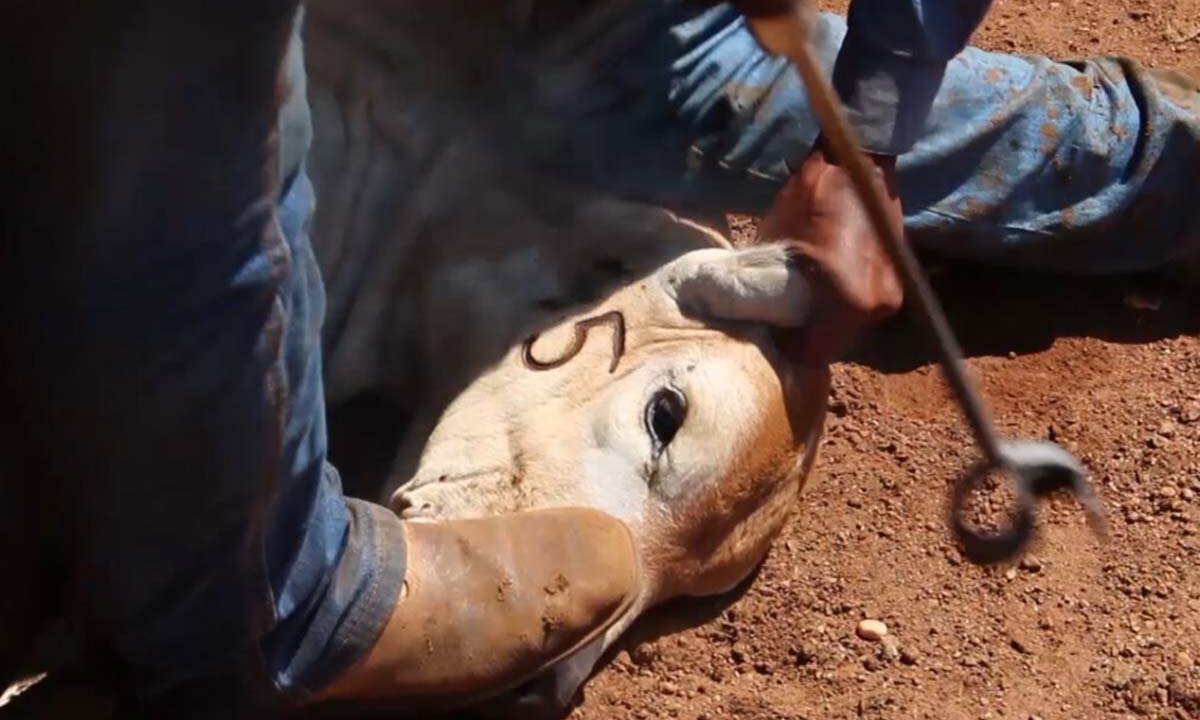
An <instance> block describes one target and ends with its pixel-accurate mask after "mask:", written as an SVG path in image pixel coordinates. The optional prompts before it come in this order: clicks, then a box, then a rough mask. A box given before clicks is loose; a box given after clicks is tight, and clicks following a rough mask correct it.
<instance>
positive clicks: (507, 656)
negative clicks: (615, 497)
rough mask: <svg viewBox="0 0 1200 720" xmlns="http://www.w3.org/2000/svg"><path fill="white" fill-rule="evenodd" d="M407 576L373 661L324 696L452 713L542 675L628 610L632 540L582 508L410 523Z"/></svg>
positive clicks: (633, 574) (635, 573)
mask: <svg viewBox="0 0 1200 720" xmlns="http://www.w3.org/2000/svg"><path fill="white" fill-rule="evenodd" d="M406 536H407V541H408V568H407V574H406V578H405V583H404V590H402V592H401V598H400V599H399V601H398V603H397V605H396V609H395V612H394V613H393V615H392V618H391V620H390V621H389V622H388V625H387V627H386V628H385V629H384V631H383V634H382V635H381V637H380V638H379V640H378V641H377V642H376V645H375V647H374V648H373V649H372V650H371V652H370V653H369V654H368V656H367V657H366V658H365V659H364V660H363V661H361V662H360V663H359V664H358V665H357V666H355V667H353V668H351V669H350V670H349V671H347V672H346V673H345V674H344V675H343V676H342V677H341V678H339V679H338V680H336V681H335V682H334V683H333V685H332V686H331V687H330V688H328V689H327V690H326V691H325V692H324V693H323V694H322V695H321V696H320V697H319V698H317V699H318V700H320V701H325V700H339V701H351V702H355V704H357V703H358V702H364V703H366V702H369V703H370V704H371V705H374V706H378V705H380V704H387V705H389V706H390V705H395V706H396V707H397V708H400V709H405V710H412V709H414V708H418V707H419V708H427V709H437V710H448V709H453V708H457V707H462V706H464V705H469V704H473V703H476V702H479V701H481V700H484V699H488V698H490V697H494V696H496V695H498V694H501V693H503V692H505V691H508V690H511V689H513V688H515V687H517V686H519V685H520V684H522V683H524V682H526V681H528V680H530V679H532V678H534V677H536V676H537V675H540V674H541V673H542V672H543V671H544V670H546V669H547V668H548V667H550V666H551V665H553V664H555V663H556V662H557V661H559V660H561V659H563V658H565V657H567V656H569V655H570V654H572V653H573V652H574V651H576V650H578V649H580V648H582V647H583V646H584V645H586V644H587V643H589V642H591V641H592V640H593V639H595V638H596V637H598V636H599V635H600V634H601V633H602V632H604V631H605V630H606V629H608V628H609V627H611V626H612V624H613V623H614V622H616V621H617V620H618V619H620V618H621V616H622V615H623V614H624V613H625V612H626V611H627V610H628V609H629V608H630V606H631V605H632V603H633V600H634V599H635V597H636V596H637V591H638V587H639V569H638V560H637V553H636V551H635V547H634V543H633V538H632V536H631V535H630V534H629V530H628V529H627V528H626V527H625V525H624V524H623V523H621V522H620V521H618V520H617V519H615V518H613V517H611V516H609V515H607V514H605V513H602V512H600V511H596V510H590V509H585V508H570V509H554V510H538V511H530V512H522V513H515V514H510V515H501V516H497V517H491V518H484V519H477V520H453V521H440V522H409V523H406Z"/></svg>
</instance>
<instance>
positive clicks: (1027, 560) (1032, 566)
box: [1020, 555, 1044, 572]
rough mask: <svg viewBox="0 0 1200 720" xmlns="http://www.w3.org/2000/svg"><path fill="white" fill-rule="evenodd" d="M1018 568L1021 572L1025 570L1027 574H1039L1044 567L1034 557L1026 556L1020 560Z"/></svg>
mask: <svg viewBox="0 0 1200 720" xmlns="http://www.w3.org/2000/svg"><path fill="white" fill-rule="evenodd" d="M1020 566H1021V569H1022V570H1027V571H1029V572H1041V569H1042V568H1043V567H1044V566H1043V565H1042V561H1041V560H1040V559H1038V558H1037V556H1035V555H1026V556H1025V557H1023V558H1021V565H1020Z"/></svg>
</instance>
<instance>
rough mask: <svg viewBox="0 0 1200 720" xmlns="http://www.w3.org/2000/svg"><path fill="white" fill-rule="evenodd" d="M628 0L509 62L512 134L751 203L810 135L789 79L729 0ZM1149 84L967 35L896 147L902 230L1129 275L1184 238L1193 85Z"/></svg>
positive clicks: (830, 59)
mask: <svg viewBox="0 0 1200 720" xmlns="http://www.w3.org/2000/svg"><path fill="white" fill-rule="evenodd" d="M896 4H897V5H905V3H900V2H897V3H896ZM639 7H641V8H642V10H641V11H640V14H639V15H638V16H637V17H631V16H621V17H620V18H618V19H613V20H607V21H605V22H606V23H607V24H606V25H604V26H603V27H602V29H599V30H598V29H597V28H595V27H592V28H588V30H590V31H589V32H584V31H583V30H582V29H581V30H580V31H579V32H578V33H577V34H575V35H572V33H571V32H570V28H568V31H567V32H564V33H563V36H564V38H565V39H560V40H559V41H558V43H559V44H558V45H557V46H554V45H552V46H551V47H550V48H549V49H545V50H542V51H540V54H538V53H531V54H530V55H529V56H527V57H525V58H522V59H521V61H519V62H517V63H515V67H514V69H513V71H512V73H513V76H514V77H522V78H523V82H521V83H519V85H520V89H519V90H516V91H514V92H515V93H517V97H519V98H520V102H514V106H515V107H517V109H518V113H519V114H516V115H514V117H515V118H516V121H514V122H511V123H509V132H511V134H512V135H513V136H517V137H521V138H522V140H521V141H520V142H519V144H518V147H519V148H520V149H521V151H523V152H526V153H528V154H530V155H531V156H534V157H537V158H539V160H540V162H541V163H542V164H543V165H544V166H545V167H547V168H549V169H551V170H553V171H556V172H561V173H565V174H566V176H567V177H571V178H573V179H575V180H577V181H579V182H582V183H585V184H587V185H592V186H598V187H602V188H604V189H606V190H610V191H613V192H617V193H620V194H622V195H625V196H629V197H635V198H639V199H643V200H647V201H650V202H656V203H662V204H666V205H668V206H672V207H675V208H678V209H681V210H690V211H692V212H696V213H700V214H704V215H710V216H715V215H717V214H719V213H724V212H743V213H750V214H762V213H764V212H766V211H767V209H768V208H769V206H770V203H771V200H772V197H773V195H774V193H775V192H776V191H777V189H778V188H779V187H780V185H781V184H782V183H783V182H784V180H785V179H786V178H787V177H788V176H789V174H790V173H791V172H792V171H793V170H794V169H795V168H796V167H797V165H798V164H799V163H800V162H801V161H802V160H803V158H804V157H805V156H806V154H807V153H808V152H809V150H810V148H811V147H812V144H813V142H814V140H815V138H816V137H817V135H818V132H819V130H818V126H817V122H816V119H815V118H814V116H813V114H812V112H811V111H810V109H809V106H808V102H807V98H806V95H805V92H804V89H803V86H802V84H801V83H800V81H799V80H798V78H797V77H796V74H795V73H794V71H793V70H792V69H791V68H790V67H789V66H788V65H787V63H786V62H785V61H784V60H782V59H779V58H773V57H770V56H768V55H766V54H764V53H763V52H762V51H761V50H760V49H759V48H758V46H757V44H756V43H755V41H754V39H753V37H752V36H751V34H750V32H749V31H748V29H747V28H746V26H745V22H744V20H743V19H742V18H741V17H740V16H739V14H738V13H736V12H735V11H734V10H733V9H731V8H730V7H728V6H716V7H713V8H711V9H708V10H704V11H701V12H696V11H689V10H686V9H685V8H683V7H680V6H679V5H678V3H674V2H657V3H643V4H641V5H640V6H639ZM846 29H847V24H846V20H845V18H843V17H842V16H838V15H834V14H822V15H821V16H820V23H819V26H818V28H817V29H816V38H817V43H818V55H819V56H820V57H821V58H822V59H823V62H824V64H825V65H826V67H827V68H829V69H830V72H831V74H832V68H833V67H834V63H835V60H837V59H838V51H839V48H840V47H841V43H842V40H843V38H844V37H845V36H846ZM575 37H577V38H579V39H578V40H574V39H572V38H575ZM839 62H840V61H839ZM1158 80H1159V78H1157V77H1156V73H1154V72H1151V71H1148V70H1146V69H1145V68H1143V67H1141V66H1139V65H1138V64H1137V63H1135V62H1133V61H1131V60H1127V59H1122V58H1095V59H1090V60H1086V61H1078V62H1070V63H1068V62H1056V61H1053V60H1051V59H1048V58H1046V57H1038V56H1022V55H1011V54H1001V53H995V52H986V51H983V50H980V49H978V48H974V47H969V48H967V49H966V50H964V51H963V52H962V53H960V54H959V55H958V56H957V57H955V58H954V59H953V60H952V61H951V62H950V63H949V65H948V67H947V68H946V72H945V75H944V78H943V79H942V82H941V86H940V89H939V90H938V92H937V94H936V96H935V98H934V101H933V104H932V108H931V111H930V113H929V116H928V119H927V121H926V123H925V125H924V132H923V133H921V134H920V135H919V137H918V138H917V139H916V142H915V143H914V144H913V145H912V148H911V150H910V151H909V152H907V153H905V154H903V155H901V156H900V159H899V163H898V168H899V176H900V192H901V196H902V200H903V203H904V209H905V213H906V222H907V229H908V231H909V237H910V239H911V241H912V242H913V243H914V244H916V246H917V247H918V248H920V249H923V250H929V251H935V252H937V253H940V254H944V255H946V256H951V257H956V258H960V259H970V260H977V261H981V262H987V263H993V264H996V265H1005V266H1013V267H1021V268H1028V269H1035V270H1045V271H1056V272H1063V273H1072V274H1101V273H1115V272H1134V271H1141V270H1146V269H1151V268H1156V267H1158V266H1160V265H1162V264H1163V263H1164V262H1167V261H1171V260H1173V259H1176V258H1178V257H1179V256H1181V255H1182V254H1183V253H1185V252H1187V251H1189V250H1190V251H1192V252H1195V251H1196V247H1197V244H1198V243H1200V203H1197V202H1196V201H1195V193H1196V188H1197V187H1198V186H1200V94H1198V93H1197V92H1196V91H1195V89H1194V85H1193V87H1191V88H1188V87H1186V86H1184V85H1182V84H1176V83H1171V82H1159V81H1158ZM880 91H881V92H882V93H883V94H884V95H885V96H886V95H887V92H888V88H887V85H886V84H883V85H881V88H880ZM509 142H511V140H509Z"/></svg>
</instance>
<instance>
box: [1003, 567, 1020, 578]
mask: <svg viewBox="0 0 1200 720" xmlns="http://www.w3.org/2000/svg"><path fill="white" fill-rule="evenodd" d="M1004 579H1005V580H1016V579H1017V569H1016V568H1009V569H1008V570H1005V571H1004Z"/></svg>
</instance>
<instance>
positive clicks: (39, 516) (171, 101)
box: [0, 0, 405, 717]
mask: <svg viewBox="0 0 1200 720" xmlns="http://www.w3.org/2000/svg"><path fill="white" fill-rule="evenodd" d="M297 4H298V3H297V2H295V0H266V1H265V2H255V3H241V2H239V1H237V0H216V1H215V2H205V3H197V2H190V3H167V4H156V3H140V2H127V3H121V2H115V3H96V4H95V6H88V7H85V8H80V13H79V14H78V15H76V14H68V16H66V17H64V16H62V15H61V13H52V14H53V15H54V17H53V18H48V19H43V18H40V16H38V15H37V13H36V12H30V13H24V14H22V15H20V16H19V17H20V20H19V21H15V22H23V23H27V24H26V26H25V27H23V28H20V26H18V27H19V28H20V29H19V31H16V30H15V31H14V37H15V40H14V42H20V43H26V45H18V46H17V47H22V48H24V50H25V52H27V53H28V54H27V55H26V56H25V57H37V58H39V59H40V64H39V63H34V62H30V64H29V65H30V67H36V68H37V72H36V73H34V74H32V75H31V76H30V80H22V79H20V78H17V79H15V80H14V82H13V85H12V86H13V87H14V88H16V89H15V90H14V95H15V97H16V98H17V100H15V102H17V103H18V105H20V106H21V107H22V108H23V111H22V114H16V113H14V114H12V115H10V116H9V118H8V121H9V122H12V123H14V124H15V123H25V124H24V125H20V126H19V128H18V129H19V132H20V134H18V135H12V136H10V137H12V138H18V139H19V140H21V144H19V145H17V146H15V147H14V148H13V152H14V154H15V156H16V158H17V160H16V161H15V162H16V164H17V165H18V167H21V168H22V169H23V172H22V173H21V174H22V175H23V177H22V181H23V184H18V185H13V186H12V187H14V192H13V194H12V195H10V196H9V197H8V198H6V203H11V204H6V206H5V215H6V217H7V218H9V219H10V221H11V222H12V225H10V227H11V228H13V230H12V233H11V235H10V237H11V239H12V245H11V246H10V247H9V249H10V250H11V251H12V254H11V255H6V263H5V264H4V266H3V270H4V271H5V273H11V275H12V277H6V278H5V282H2V283H0V290H2V291H3V292H5V293H6V295H5V297H4V302H3V303H0V306H2V308H3V313H4V315H3V319H4V320H5V321H6V322H5V329H6V330H9V328H10V327H16V328H20V330H19V331H17V332H13V331H8V332H5V333H4V334H3V341H4V344H3V355H2V356H0V369H2V370H3V373H2V374H0V382H2V385H0V387H3V388H4V390H5V396H6V398H8V399H9V402H8V404H9V406H10V407H11V408H12V409H13V412H14V417H15V418H16V422H15V424H14V427H13V431H12V432H10V433H6V435H7V437H5V438H4V440H5V442H4V443H3V445H4V450H5V451H6V452H5V457H6V460H8V461H9V465H8V468H7V469H8V471H9V472H11V473H12V474H11V475H9V476H8V478H7V480H6V482H5V483H4V484H3V485H2V486H0V501H6V500H9V499H13V498H15V499H16V500H17V502H16V503H15V504H11V505H10V504H9V503H7V502H0V506H2V507H3V510H2V512H0V514H2V516H3V520H5V522H4V523H3V525H4V530H3V531H2V532H0V540H3V546H2V547H0V557H2V558H4V559H0V564H2V565H4V567H2V568H0V570H3V569H7V567H8V565H9V564H10V562H11V561H10V560H8V558H9V557H14V556H22V557H25V558H29V557H32V558H34V562H29V563H25V566H24V567H20V568H17V570H18V572H17V573H16V574H8V573H6V574H5V582H6V583H9V584H10V585H9V587H10V588H16V589H17V591H16V592H14V593H13V594H14V595H16V594H19V593H28V594H29V596H30V597H33V596H34V595H35V594H36V596H37V597H40V598H43V599H44V600H43V601H42V602H41V603H39V604H38V605H40V606H38V605H35V604H34V603H25V605H26V606H25V607H24V608H21V610H23V611H25V612H27V613H28V614H17V613H16V612H12V613H10V612H9V611H8V607H11V605H9V604H8V603H6V605H5V606H0V607H4V608H5V610H6V611H5V613H4V615H3V616H2V617H0V638H3V641H2V643H0V645H2V647H0V675H3V674H5V673H11V672H12V671H13V657H12V654H13V653H19V652H20V651H22V650H27V649H28V648H27V643H28V641H29V639H30V636H31V635H32V634H33V633H35V632H36V631H37V630H39V629H40V628H39V627H38V621H39V620H45V619H46V616H51V615H61V616H63V617H65V618H66V620H67V622H68V623H69V625H70V627H71V629H72V630H74V631H75V632H76V633H77V634H78V637H79V639H81V640H82V641H83V645H84V648H85V650H86V651H87V652H88V653H89V655H91V656H92V657H93V658H94V659H95V660H97V664H98V665H99V666H101V667H104V668H105V669H110V670H112V671H114V676H115V680H116V682H117V683H118V686H119V689H120V690H121V691H122V693H121V694H122V695H123V696H124V697H125V698H126V700H127V701H128V703H129V711H130V712H136V711H137V710H138V709H139V708H140V709H144V710H145V711H146V712H147V713H148V714H149V716H151V717H166V716H171V717H176V716H178V713H182V712H184V710H187V712H188V714H196V715H200V714H201V713H202V712H203V711H204V710H211V711H212V712H213V715H214V716H217V717H232V716H233V715H232V714H231V713H233V712H234V710H235V709H238V708H240V709H242V710H245V711H246V712H248V713H249V712H255V711H254V710H253V709H254V708H257V709H260V710H261V709H264V708H270V707H277V706H278V705H280V704H282V703H286V702H287V701H288V700H289V699H303V698H304V697H306V696H307V695H308V693H309V692H310V691H313V690H316V689H318V688H320V687H322V686H323V685H324V684H325V683H327V682H328V681H329V680H331V679H332V678H333V677H334V676H336V675H337V674H338V673H339V672H340V671H342V670H343V669H345V668H346V667H347V666H348V665H349V664H350V663H352V662H354V661H355V660H357V659H359V658H360V657H361V656H362V655H363V654H364V653H365V651H366V650H367V649H368V648H370V647H371V646H372V645H373V643H374V641H375V639H376V637H377V636H378V634H379V632H380V631H381V629H382V628H383V626H384V624H385V623H386V622H387V620H388V619H389V618H390V617H391V614H392V612H393V610H394V607H395V602H396V599H397V597H398V593H399V588H400V585H401V582H402V580H403V577H404V568H405V546H404V539H403V534H402V529H401V525H400V522H399V520H398V518H397V517H396V516H395V515H394V514H393V513H391V512H389V511H387V510H386V509H384V508H382V507H380V506H378V505H373V504H369V503H364V502H360V501H357V500H353V499H348V498H346V497H344V495H343V493H342V489H341V483H340V479H339V477H338V475H337V473H336V471H335V470H334V469H333V468H332V467H331V466H330V465H329V464H328V463H327V462H326V428H325V406H324V391H323V388H322V364H321V354H320V332H321V325H322V318H323V315H324V304H325V297H324V292H323V284H322V280H321V276H320V272H319V270H318V267H317V264H316V259H315V256H314V254H313V250H312V247H311V245H310V239H309V237H308V231H309V226H310V221H311V217H312V214H313V209H314V197H313V191H312V186H311V184H310V182H309V179H308V177H307V176H306V174H305V170H304V154H305V150H306V147H307V146H306V145H305V143H306V142H307V137H306V136H307V133H306V132H305V119H306V118H307V108H306V107H304V103H303V101H302V98H303V95H302V93H301V91H302V90H303V87H302V86H301V85H299V84H298V83H297V82H296V80H297V73H296V72H295V71H296V70H298V69H300V68H299V66H298V65H293V66H290V67H291V69H292V70H293V72H292V74H291V76H290V78H288V80H290V82H281V78H280V77H279V71H280V67H279V61H280V58H281V57H283V56H284V53H285V50H286V49H287V48H288V47H289V46H288V38H289V27H292V23H293V18H294V17H295V14H294V13H295V10H296V7H297ZM46 12H47V13H50V12H52V11H46ZM30 18H33V19H32V20H30ZM26 38H28V39H26ZM214 39H219V41H214ZM291 47H293V49H295V46H294V45H293V46H291ZM294 57H295V58H298V57H299V56H298V55H296V56H294ZM299 79H300V80H301V81H302V80H303V75H302V73H300V74H299ZM6 84H7V83H6ZM281 91H282V92H281ZM281 98H282V99H283V100H284V101H286V105H285V108H286V110H285V112H284V113H283V117H282V118H281V116H280V112H279V109H278V102H279V101H280V99H281ZM298 145H299V147H298ZM14 437H17V438H19V442H17V441H13V438H14ZM14 470H15V471H14ZM14 478H15V481H14ZM14 528H19V530H14ZM6 592H8V591H6ZM39 615H40V616H41V617H38V616H39ZM8 679H11V678H5V677H0V681H3V680H8ZM122 716H124V715H122ZM258 716H262V715H258Z"/></svg>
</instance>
